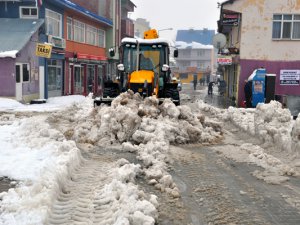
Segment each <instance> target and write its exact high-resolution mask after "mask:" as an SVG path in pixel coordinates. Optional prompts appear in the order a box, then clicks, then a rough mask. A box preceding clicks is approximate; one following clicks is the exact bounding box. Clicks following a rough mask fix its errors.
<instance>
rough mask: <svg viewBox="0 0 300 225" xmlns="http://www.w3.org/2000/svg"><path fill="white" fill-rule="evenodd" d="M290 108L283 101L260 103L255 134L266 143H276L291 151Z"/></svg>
mask: <svg viewBox="0 0 300 225" xmlns="http://www.w3.org/2000/svg"><path fill="white" fill-rule="evenodd" d="M291 118H292V117H291V113H290V111H289V110H288V109H283V108H282V105H281V103H279V102H276V101H271V102H270V103H269V104H258V105H257V107H256V110H255V116H254V126H255V134H256V135H257V136H258V137H259V138H261V139H262V140H263V141H264V143H265V144H266V145H272V144H275V146H277V147H278V148H279V149H281V150H282V151H289V152H290V151H291V130H292V119H291Z"/></svg>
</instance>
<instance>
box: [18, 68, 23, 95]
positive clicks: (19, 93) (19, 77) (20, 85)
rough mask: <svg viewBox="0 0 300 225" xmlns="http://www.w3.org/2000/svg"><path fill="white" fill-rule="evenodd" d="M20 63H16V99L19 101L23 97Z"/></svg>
mask: <svg viewBox="0 0 300 225" xmlns="http://www.w3.org/2000/svg"><path fill="white" fill-rule="evenodd" d="M21 73H22V70H21V64H16V100H17V101H21V100H22V97H23V93H22V83H23V82H22V79H21V76H22V75H21Z"/></svg>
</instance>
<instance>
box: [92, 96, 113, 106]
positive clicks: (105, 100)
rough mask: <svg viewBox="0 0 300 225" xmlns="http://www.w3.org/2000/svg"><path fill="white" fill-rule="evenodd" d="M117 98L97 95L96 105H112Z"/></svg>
mask: <svg viewBox="0 0 300 225" xmlns="http://www.w3.org/2000/svg"><path fill="white" fill-rule="evenodd" d="M114 99H115V98H109V97H107V98H103V97H96V98H95V99H94V107H96V106H100V105H101V104H106V105H111V102H112V101H113V100H114Z"/></svg>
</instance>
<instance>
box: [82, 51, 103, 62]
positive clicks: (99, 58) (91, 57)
mask: <svg viewBox="0 0 300 225" xmlns="http://www.w3.org/2000/svg"><path fill="white" fill-rule="evenodd" d="M77 59H88V60H96V61H106V60H107V57H106V56H102V55H89V54H83V53H77Z"/></svg>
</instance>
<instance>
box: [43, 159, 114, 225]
mask: <svg viewBox="0 0 300 225" xmlns="http://www.w3.org/2000/svg"><path fill="white" fill-rule="evenodd" d="M110 164H111V163H109V162H103V160H101V161H100V160H99V161H97V160H95V159H93V160H87V161H85V162H84V164H83V166H82V167H80V168H78V169H77V171H75V173H74V174H72V176H71V179H69V180H67V181H66V182H65V184H63V188H62V190H61V192H60V193H59V194H58V196H57V199H56V200H55V202H54V205H53V207H52V210H51V212H50V216H49V219H48V224H49V225H58V224H99V225H101V224H111V223H112V219H111V218H109V217H110V216H111V214H110V213H109V212H110V211H113V206H112V205H110V198H108V197H106V196H103V194H102V195H101V194H99V193H101V190H103V188H104V186H105V185H106V184H109V183H110V182H111V181H112V175H113V167H112V166H111V165H110Z"/></svg>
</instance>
